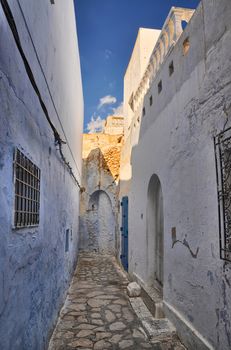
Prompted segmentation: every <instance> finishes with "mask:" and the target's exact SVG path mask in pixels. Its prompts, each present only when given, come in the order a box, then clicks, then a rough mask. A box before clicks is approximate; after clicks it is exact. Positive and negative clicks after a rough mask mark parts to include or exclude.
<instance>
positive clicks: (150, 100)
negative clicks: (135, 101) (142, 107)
mask: <svg viewBox="0 0 231 350" xmlns="http://www.w3.org/2000/svg"><path fill="white" fill-rule="evenodd" d="M152 102H153V101H152V96H150V97H149V104H150V106H152Z"/></svg>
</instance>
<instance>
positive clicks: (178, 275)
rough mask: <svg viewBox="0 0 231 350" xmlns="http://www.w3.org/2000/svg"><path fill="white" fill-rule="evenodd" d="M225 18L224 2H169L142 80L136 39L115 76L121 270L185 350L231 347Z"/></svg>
mask: <svg viewBox="0 0 231 350" xmlns="http://www.w3.org/2000/svg"><path fill="white" fill-rule="evenodd" d="M191 16H192V17H191ZM190 18H191V19H190ZM230 19H231V4H230V1H229V0H221V1H219V2H218V1H210V0H202V2H201V3H200V5H199V7H198V8H197V10H196V11H195V13H194V14H193V11H188V10H185V9H179V8H172V10H171V12H170V14H169V16H168V17H167V20H166V22H165V24H164V26H163V29H162V31H161V33H160V36H159V38H158V40H157V41H156V43H155V44H154V45H153V47H152V49H150V50H149V59H148V61H147V63H146V68H145V70H144V72H143V73H142V74H141V75H142V77H140V79H138V80H139V81H138V82H136V83H134V84H133V82H132V79H134V80H135V79H136V78H135V77H134V78H133V75H134V74H135V73H134V72H136V71H137V69H136V68H135V67H136V65H137V59H136V58H135V57H136V56H137V53H135V52H136V46H135V48H134V51H133V54H132V58H131V61H130V63H129V66H128V67H129V69H128V70H129V72H133V73H131V75H130V73H129V74H128V72H126V75H125V86H124V90H125V100H124V103H125V109H124V111H125V113H124V117H125V125H126V127H127V131H126V130H125V146H124V148H123V151H122V158H121V162H122V163H121V175H120V177H121V183H120V186H121V193H120V197H121V200H122V197H124V196H128V200H129V205H128V269H129V273H130V274H131V275H132V276H133V277H134V278H135V279H137V280H138V281H139V282H140V283H141V284H142V285H143V286H144V288H145V289H147V290H148V291H149V292H150V290H153V288H155V289H157V290H159V295H160V296H161V297H162V299H163V304H164V309H165V314H166V315H167V317H168V318H169V319H170V320H171V321H172V322H173V323H174V325H175V326H176V328H177V331H178V334H179V335H180V337H181V339H182V340H183V342H184V343H185V344H186V346H187V347H188V348H189V349H192V350H195V349H200V350H201V349H216V350H228V349H230V348H231V326H230V325H231V317H230V315H231V294H230V280H231V262H230V260H231V250H230V236H231V232H230V214H229V213H230V212H229V210H230V204H229V203H230V193H231V192H230V168H231V162H230V157H229V155H230V150H231V146H230V139H229V137H230V131H229V129H228V128H229V127H230V126H231V123H230V117H231V102H230V98H231V79H230V76H231V61H230V50H231V21H230ZM188 20H189V23H188V25H187V27H186V28H185V30H184V31H182V26H181V24H182V22H184V21H188ZM141 54H142V50H141ZM131 65H132V66H131ZM138 71H139V70H138ZM131 86H132V87H131ZM133 86H134V88H133ZM126 120H127V122H126ZM126 123H127V124H126ZM226 130H227V131H226ZM220 133H221V134H220ZM214 137H215V141H216V142H215V144H216V147H215V150H214ZM215 155H216V156H217V157H215ZM216 158H217V162H216ZM222 185H223V186H222ZM218 208H219V209H220V211H219V210H218Z"/></svg>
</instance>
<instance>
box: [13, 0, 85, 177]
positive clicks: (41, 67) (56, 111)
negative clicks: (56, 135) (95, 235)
mask: <svg viewBox="0 0 231 350" xmlns="http://www.w3.org/2000/svg"><path fill="white" fill-rule="evenodd" d="M17 3H18V6H19V9H20V12H21V15H22V18H23V21H24V23H25V26H26V29H27V32H28V35H29V37H30V40H31V43H32V46H33V49H34V52H35V55H36V58H37V61H38V64H39V67H40V69H41V72H42V75H43V77H44V80H45V83H46V86H47V89H48V93H49V95H50V98H51V102H52V104H53V107H54V110H55V113H56V115H57V118H58V121H59V123H60V126H61V129H62V132H63V135H64V137H65V141H66V143H67V146H68V148H69V150H70V153H71V156H72V159H73V161H74V163H75V166H76V169H77V171H78V173H79V176H81V175H80V171H79V168H78V166H77V164H76V161H75V157H74V155H73V152H72V149H71V147H70V144H69V142H68V138H67V136H66V133H65V130H64V127H63V125H62V122H61V118H60V116H59V113H58V110H57V108H56V105H55V102H54V99H53V96H52V93H51V90H50V86H49V84H48V81H47V78H46V74H45V72H44V69H43V66H42V63H41V61H40V58H39V55H38V52H37V49H36V47H35V44H34V41H33V38H32V35H31V32H30V29H29V27H28V24H27V21H26V18H25V15H24V12H23V9H22V6H21V4H20V2H19V0H17Z"/></svg>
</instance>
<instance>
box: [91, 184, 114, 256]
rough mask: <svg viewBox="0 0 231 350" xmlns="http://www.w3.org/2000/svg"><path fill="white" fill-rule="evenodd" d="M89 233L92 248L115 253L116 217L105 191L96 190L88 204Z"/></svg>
mask: <svg viewBox="0 0 231 350" xmlns="http://www.w3.org/2000/svg"><path fill="white" fill-rule="evenodd" d="M87 228H88V235H89V243H88V246H89V248H90V250H93V251H97V252H99V253H102V254H114V251H115V247H114V245H115V218H114V214H113V210H112V204H111V200H110V197H109V196H108V194H107V193H106V192H105V191H102V190H97V191H95V192H94V193H93V194H92V195H91V196H90V199H89V204H88V223H87Z"/></svg>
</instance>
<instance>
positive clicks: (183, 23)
mask: <svg viewBox="0 0 231 350" xmlns="http://www.w3.org/2000/svg"><path fill="white" fill-rule="evenodd" d="M187 25H188V22H187V21H181V27H182V30H185V28H186V27H187Z"/></svg>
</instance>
